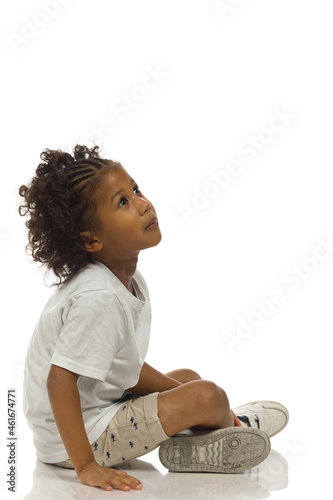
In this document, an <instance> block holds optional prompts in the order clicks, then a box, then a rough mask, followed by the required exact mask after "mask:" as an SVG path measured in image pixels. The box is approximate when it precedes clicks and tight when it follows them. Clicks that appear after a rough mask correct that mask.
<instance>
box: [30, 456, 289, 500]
mask: <svg viewBox="0 0 333 500" xmlns="http://www.w3.org/2000/svg"><path fill="white" fill-rule="evenodd" d="M121 468H122V469H123V470H126V472H127V473H128V474H130V475H132V476H134V477H137V478H138V479H140V481H142V483H143V490H142V491H133V490H132V491H130V492H122V491H119V490H116V489H114V490H113V491H112V492H107V491H103V490H101V489H99V488H93V487H90V486H85V485H83V484H81V483H80V481H79V480H78V478H77V475H76V473H75V471H74V470H70V469H61V468H59V467H53V466H52V465H46V464H44V463H42V462H40V461H39V460H37V462H36V469H35V472H34V477H33V487H32V490H31V492H30V493H29V494H28V495H26V496H25V497H24V499H23V500H59V499H61V500H95V499H99V498H106V497H109V498H118V497H122V498H132V497H133V496H137V495H144V498H145V499H153V498H154V499H157V498H159V499H160V498H161V499H172V500H178V499H179V500H180V499H182V500H185V499H186V500H190V499H192V498H196V499H197V498H199V499H200V498H202V499H205V500H207V499H208V498H209V499H221V498H223V499H224V500H236V499H237V500H239V499H246V500H252V499H253V500H257V499H258V500H259V499H262V498H268V497H269V496H270V491H276V490H281V489H283V488H286V487H287V485H288V463H287V461H286V460H285V458H284V457H283V456H282V455H280V454H279V453H277V452H276V451H274V450H271V453H270V455H269V456H268V457H267V459H266V460H265V461H264V462H262V463H261V464H260V465H258V466H257V467H254V468H253V469H251V470H249V471H246V472H243V473H241V474H211V473H178V472H167V473H166V474H165V475H163V474H162V473H161V472H160V470H158V469H156V468H155V467H154V465H152V464H151V463H148V462H145V461H143V460H132V461H130V462H126V463H124V465H123V466H122V467H121ZM110 495H111V497H110Z"/></svg>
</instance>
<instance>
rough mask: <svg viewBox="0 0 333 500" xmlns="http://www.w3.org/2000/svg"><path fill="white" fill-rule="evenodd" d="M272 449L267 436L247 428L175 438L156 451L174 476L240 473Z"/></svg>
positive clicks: (263, 457)
mask: <svg viewBox="0 0 333 500" xmlns="http://www.w3.org/2000/svg"><path fill="white" fill-rule="evenodd" d="M270 449H271V445H270V440H269V438H268V436H267V435H266V434H265V433H264V432H263V431H261V430H258V429H252V428H248V427H228V428H226V429H217V430H214V431H199V432H198V431H196V432H194V433H193V434H183V435H182V434H181V433H180V434H176V435H175V436H174V437H172V438H170V439H168V440H166V441H164V442H163V443H162V444H161V446H160V449H159V457H160V461H161V462H162V464H163V465H164V467H166V468H167V469H169V470H171V471H176V472H221V473H227V474H230V473H231V474H232V473H236V472H243V471H245V470H248V469H251V468H252V467H255V466H256V465H258V464H260V463H261V462H262V461H263V460H265V458H266V457H267V456H268V455H269V452H270Z"/></svg>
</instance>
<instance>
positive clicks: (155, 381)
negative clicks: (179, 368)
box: [128, 363, 182, 394]
mask: <svg viewBox="0 0 333 500" xmlns="http://www.w3.org/2000/svg"><path fill="white" fill-rule="evenodd" d="M180 385H182V384H181V382H178V380H175V379H173V378H171V377H168V376H167V375H164V374H163V373H161V372H159V371H158V370H155V368H153V367H152V366H150V365H148V363H144V364H143V366H142V369H141V373H140V378H139V381H138V383H137V384H136V385H135V386H134V387H131V388H130V389H128V391H131V392H136V393H138V394H151V393H153V392H164V391H168V390H169V389H174V388H175V387H178V386H180Z"/></svg>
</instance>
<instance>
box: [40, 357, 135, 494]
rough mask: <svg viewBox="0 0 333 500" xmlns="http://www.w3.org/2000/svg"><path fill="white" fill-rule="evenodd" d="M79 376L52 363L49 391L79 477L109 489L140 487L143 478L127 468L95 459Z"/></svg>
mask: <svg viewBox="0 0 333 500" xmlns="http://www.w3.org/2000/svg"><path fill="white" fill-rule="evenodd" d="M78 377H79V375H77V374H76V373H73V372H71V371H68V370H66V369H64V368H61V367H60V366H56V365H51V368H50V371H49V375H48V379H47V391H48V395H49V400H50V403H51V408H52V411H53V415H54V418H55V421H56V424H57V427H58V430H59V433H60V436H61V439H62V441H63V443H64V445H65V448H66V451H67V453H68V455H69V458H70V459H71V461H72V463H73V466H74V468H75V470H76V472H77V475H78V477H79V479H80V481H81V482H82V483H85V484H88V485H90V486H99V487H101V488H103V489H105V490H108V491H110V490H112V486H115V487H116V488H119V489H121V490H129V489H130V488H133V489H141V488H142V485H141V483H140V481H138V480H137V479H135V478H133V477H131V476H127V474H126V472H124V471H118V470H115V469H109V468H107V467H102V466H100V465H99V464H98V463H97V462H96V461H95V458H94V454H93V451H92V449H91V447H90V444H89V441H88V437H87V433H86V430H85V427H84V422H83V418H82V410H81V403H80V395H79V390H78V387H77V379H78Z"/></svg>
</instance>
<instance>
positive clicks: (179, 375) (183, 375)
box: [165, 368, 201, 384]
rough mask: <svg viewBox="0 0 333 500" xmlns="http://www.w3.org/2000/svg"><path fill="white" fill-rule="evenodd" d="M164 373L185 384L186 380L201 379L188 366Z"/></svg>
mask: <svg viewBox="0 0 333 500" xmlns="http://www.w3.org/2000/svg"><path fill="white" fill-rule="evenodd" d="M165 375H167V376H168V377H171V378H173V379H175V380H177V381H178V382H181V383H182V384H186V383H187V382H191V381H192V380H201V377H200V375H199V374H198V373H197V372H195V371H193V370H190V369H188V368H180V369H179V370H173V371H172V372H168V373H166V374H165Z"/></svg>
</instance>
